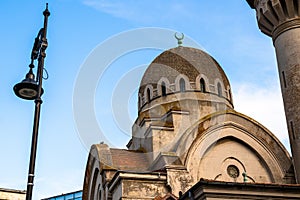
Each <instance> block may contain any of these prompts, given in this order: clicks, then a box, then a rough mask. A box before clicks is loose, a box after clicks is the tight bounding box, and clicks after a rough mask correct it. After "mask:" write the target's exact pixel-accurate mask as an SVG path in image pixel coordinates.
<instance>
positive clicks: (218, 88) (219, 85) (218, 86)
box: [215, 78, 225, 97]
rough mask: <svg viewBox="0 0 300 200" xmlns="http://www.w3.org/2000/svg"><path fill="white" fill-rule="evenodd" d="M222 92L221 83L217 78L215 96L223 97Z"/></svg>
mask: <svg viewBox="0 0 300 200" xmlns="http://www.w3.org/2000/svg"><path fill="white" fill-rule="evenodd" d="M224 90H225V88H224V85H223V82H222V81H221V80H220V79H219V78H217V79H216V80H215V94H217V95H218V96H222V97H225V95H224Z"/></svg>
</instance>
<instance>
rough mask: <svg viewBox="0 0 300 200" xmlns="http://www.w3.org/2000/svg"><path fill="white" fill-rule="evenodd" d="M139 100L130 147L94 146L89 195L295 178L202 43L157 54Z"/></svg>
mask: <svg viewBox="0 0 300 200" xmlns="http://www.w3.org/2000/svg"><path fill="white" fill-rule="evenodd" d="M138 108H139V113H138V117H137V119H136V121H135V123H134V125H133V127H132V139H131V140H130V141H129V143H128V145H127V147H128V149H127V150H125V149H114V148H109V146H108V145H106V144H95V145H93V146H92V147H91V150H90V155H89V158H88V162H87V166H86V175H85V180H84V188H83V199H85V200H96V199H105V200H108V199H114V200H115V199H163V198H170V199H174V198H175V199H176V198H178V197H179V196H181V195H182V194H184V193H185V194H187V193H188V192H189V191H190V190H191V188H193V187H194V186H195V185H197V183H198V182H199V181H200V180H204V179H205V180H211V181H215V182H218V183H219V182H224V183H232V184H244V183H245V182H247V183H249V184H250V183H251V184H253V185H255V184H258V183H261V184H269V185H271V184H284V185H286V184H293V183H295V175H294V171H293V165H292V160H291V158H290V155H289V153H288V152H287V150H286V149H285V148H284V146H283V145H282V144H281V143H280V141H279V140H278V139H277V138H276V137H275V136H274V135H273V134H272V133H271V132H270V131H269V130H267V129H266V128H265V127H264V126H263V125H261V124H260V123H258V122H257V121H255V120H254V119H252V118H250V117H248V116H246V115H243V114H241V113H238V112H236V111H235V110H234V107H233V100H232V96H231V91H230V83H229V81H228V79H227V77H226V75H225V73H224V71H223V70H222V68H221V67H220V65H219V64H218V63H217V62H216V61H215V60H214V59H213V58H212V57H211V56H209V55H208V54H207V53H205V52H203V51H201V50H199V49H193V48H190V47H182V46H180V47H176V48H173V49H170V50H167V51H165V52H163V53H162V54H160V55H159V56H158V57H156V58H155V59H154V61H153V62H152V63H151V64H150V65H149V67H148V69H147V70H146V72H145V74H144V76H143V78H142V81H141V85H140V89H139V103H138ZM249 191H250V190H249ZM227 192H228V193H230V191H227ZM275 193H276V192H275ZM269 195H271V193H269Z"/></svg>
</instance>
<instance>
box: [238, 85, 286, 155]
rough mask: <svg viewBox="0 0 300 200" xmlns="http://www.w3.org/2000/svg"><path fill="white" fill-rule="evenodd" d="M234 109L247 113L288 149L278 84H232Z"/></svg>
mask: <svg viewBox="0 0 300 200" xmlns="http://www.w3.org/2000/svg"><path fill="white" fill-rule="evenodd" d="M234 85H235V86H236V87H235V89H234V90H235V91H234V105H235V110H237V111H238V112H241V113H243V114H246V115H248V116H249V117H251V118H253V119H254V120H256V121H258V122H259V123H261V124H262V125H263V126H265V127H266V128H268V129H269V130H270V131H271V132H272V133H273V134H275V135H276V136H277V137H278V138H279V140H280V141H281V142H282V143H283V144H284V145H285V147H286V148H287V150H288V151H290V149H289V144H288V133H287V127H286V121H285V114H284V107H283V102H282V97H281V92H280V88H279V86H278V85H277V84H276V85H274V86H269V87H267V88H261V87H259V86H256V85H250V84H246V83H242V84H234Z"/></svg>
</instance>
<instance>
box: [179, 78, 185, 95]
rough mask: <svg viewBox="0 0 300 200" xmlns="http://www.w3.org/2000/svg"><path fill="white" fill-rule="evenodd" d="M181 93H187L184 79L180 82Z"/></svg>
mask: <svg viewBox="0 0 300 200" xmlns="http://www.w3.org/2000/svg"><path fill="white" fill-rule="evenodd" d="M179 86H180V92H185V81H184V79H183V78H181V79H180V80H179Z"/></svg>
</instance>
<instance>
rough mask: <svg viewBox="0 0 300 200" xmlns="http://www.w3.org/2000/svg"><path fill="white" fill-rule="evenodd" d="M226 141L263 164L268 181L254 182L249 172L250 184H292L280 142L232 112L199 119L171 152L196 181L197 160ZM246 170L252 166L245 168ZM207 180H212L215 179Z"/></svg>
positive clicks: (265, 130)
mask: <svg viewBox="0 0 300 200" xmlns="http://www.w3.org/2000/svg"><path fill="white" fill-rule="evenodd" d="M225 138H234V140H230V141H233V144H235V145H236V146H237V145H238V146H239V147H242V149H244V150H247V151H248V152H250V153H251V154H252V155H253V157H255V156H256V157H257V158H259V159H258V160H261V161H262V163H263V165H262V166H263V169H262V170H264V173H263V174H264V175H266V174H267V175H268V176H269V179H260V178H257V177H258V175H257V172H255V173H256V174H255V173H254V172H253V171H252V172H251V173H252V174H248V175H249V177H251V178H252V179H253V180H258V181H257V182H264V181H265V180H267V182H268V181H269V182H272V183H285V181H292V180H285V179H284V177H285V175H286V172H287V171H288V170H289V169H290V168H291V166H292V162H291V159H290V155H289V154H288V152H287V150H286V149H285V148H284V146H283V145H282V144H281V143H280V141H279V140H278V139H277V138H276V137H275V136H274V135H273V134H272V133H271V132H270V131H268V130H267V129H266V128H265V127H263V126H262V125H261V124H259V123H258V122H256V121H255V120H253V119H251V118H249V117H247V116H246V115H243V114H241V113H237V112H236V111H233V110H227V111H224V112H218V113H215V114H213V115H210V116H207V117H205V118H202V119H200V120H199V121H198V122H196V123H195V124H194V125H193V126H191V127H190V128H189V129H188V130H187V131H186V132H185V133H183V135H182V136H181V137H180V138H179V139H178V143H176V144H175V145H174V149H173V150H174V151H175V152H176V154H177V155H178V156H179V157H180V158H181V160H182V161H183V163H184V165H185V166H186V167H187V169H188V171H190V174H191V175H192V176H195V179H197V178H198V179H199V178H201V174H199V172H198V169H197V166H200V162H201V159H200V158H203V156H204V155H205V153H206V152H208V151H207V150H209V149H211V148H212V147H215V146H214V145H215V144H218V142H219V141H222V140H223V139H225ZM236 141H238V142H236ZM229 146H230V144H229ZM227 148H228V145H227ZM223 151H224V150H223ZM219 152H222V151H219ZM224 152H225V151H224ZM243 159H244V158H243ZM221 160H223V159H221ZM252 160H253V159H252ZM245 166H246V168H247V167H249V166H253V165H250V164H245ZM251 170H253V169H251ZM253 174H254V175H253ZM197 176H198V177H197ZM209 178H210V179H214V178H215V176H214V177H209Z"/></svg>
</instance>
